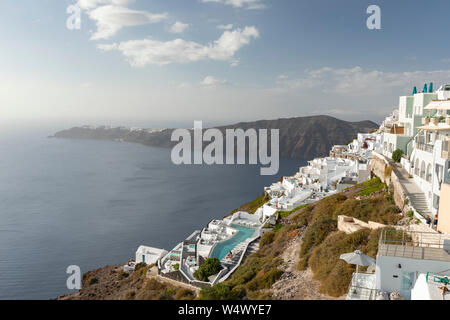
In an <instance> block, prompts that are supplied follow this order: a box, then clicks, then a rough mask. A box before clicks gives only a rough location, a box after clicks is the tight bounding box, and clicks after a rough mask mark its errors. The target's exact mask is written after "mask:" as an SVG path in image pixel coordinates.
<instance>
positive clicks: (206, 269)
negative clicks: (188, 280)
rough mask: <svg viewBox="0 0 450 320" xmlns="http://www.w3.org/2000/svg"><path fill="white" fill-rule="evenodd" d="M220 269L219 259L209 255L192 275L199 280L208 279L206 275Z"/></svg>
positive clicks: (210, 274) (215, 272)
mask: <svg viewBox="0 0 450 320" xmlns="http://www.w3.org/2000/svg"><path fill="white" fill-rule="evenodd" d="M221 269H222V266H221V265H220V261H219V259H217V258H215V257H211V258H208V259H206V260H205V262H204V263H203V264H202V265H201V266H200V267H199V268H198V270H197V271H196V272H194V277H195V278H196V279H198V280H200V281H208V277H210V276H212V275H214V274H217V273H218V272H219V271H220V270H221Z"/></svg>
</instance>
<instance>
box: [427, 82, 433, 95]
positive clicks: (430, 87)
mask: <svg viewBox="0 0 450 320" xmlns="http://www.w3.org/2000/svg"><path fill="white" fill-rule="evenodd" d="M428 92H429V93H433V82H430V86H429V87H428Z"/></svg>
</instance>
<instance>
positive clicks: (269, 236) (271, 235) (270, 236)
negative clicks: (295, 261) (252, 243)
mask: <svg viewBox="0 0 450 320" xmlns="http://www.w3.org/2000/svg"><path fill="white" fill-rule="evenodd" d="M274 239H275V232H273V231H270V232H267V233H265V234H263V236H262V237H261V240H260V241H259V245H260V246H261V247H262V246H265V245H267V244H270V243H272V242H273V240H274Z"/></svg>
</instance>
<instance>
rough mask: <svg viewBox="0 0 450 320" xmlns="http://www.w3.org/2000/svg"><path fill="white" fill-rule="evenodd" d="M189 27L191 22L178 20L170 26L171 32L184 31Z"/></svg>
mask: <svg viewBox="0 0 450 320" xmlns="http://www.w3.org/2000/svg"><path fill="white" fill-rule="evenodd" d="M187 28H189V24H187V23H182V22H179V21H177V22H175V23H174V24H173V25H172V26H171V27H170V32H173V33H183V32H184V31H185V30H186V29H187Z"/></svg>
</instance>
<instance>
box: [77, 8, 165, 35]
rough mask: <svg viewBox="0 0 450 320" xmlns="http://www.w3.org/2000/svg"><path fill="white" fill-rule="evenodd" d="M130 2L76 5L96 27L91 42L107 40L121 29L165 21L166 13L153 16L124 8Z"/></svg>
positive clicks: (145, 12)
mask: <svg viewBox="0 0 450 320" xmlns="http://www.w3.org/2000/svg"><path fill="white" fill-rule="evenodd" d="M131 2H132V1H130V0H80V1H79V2H78V3H77V4H78V6H79V7H80V8H82V9H84V10H86V13H87V15H88V17H89V18H90V19H91V20H94V21H95V22H96V25H97V30H96V31H95V32H94V33H93V34H92V36H91V40H99V39H109V38H110V37H112V36H113V35H115V34H116V33H117V31H119V30H120V29H122V28H123V27H132V26H139V25H145V24H149V23H158V22H161V21H163V20H165V19H167V13H158V14H153V13H150V12H147V11H139V10H132V9H129V8H127V7H125V5H128V4H130V3H131Z"/></svg>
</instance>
